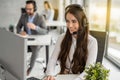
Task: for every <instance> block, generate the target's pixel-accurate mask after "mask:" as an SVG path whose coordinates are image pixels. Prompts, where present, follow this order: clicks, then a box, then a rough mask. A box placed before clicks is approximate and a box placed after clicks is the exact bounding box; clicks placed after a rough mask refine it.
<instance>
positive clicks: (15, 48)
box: [0, 29, 27, 80]
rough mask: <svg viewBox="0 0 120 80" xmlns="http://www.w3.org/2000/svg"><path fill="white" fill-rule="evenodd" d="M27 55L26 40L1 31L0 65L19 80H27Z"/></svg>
mask: <svg viewBox="0 0 120 80" xmlns="http://www.w3.org/2000/svg"><path fill="white" fill-rule="evenodd" d="M26 53H27V46H26V39H24V38H22V37H19V36H17V35H15V34H14V33H12V32H9V31H6V30H4V29H0V64H2V65H3V66H4V67H5V69H6V70H7V71H9V72H10V73H11V74H12V75H13V76H15V77H16V78H17V79H18V80H26V76H25V75H26ZM9 80H10V79H9Z"/></svg>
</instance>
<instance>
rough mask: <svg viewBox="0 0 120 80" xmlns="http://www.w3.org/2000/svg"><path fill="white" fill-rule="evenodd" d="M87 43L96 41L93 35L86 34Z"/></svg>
mask: <svg viewBox="0 0 120 80" xmlns="http://www.w3.org/2000/svg"><path fill="white" fill-rule="evenodd" d="M88 43H89V44H90V43H97V40H96V38H95V37H93V36H92V35H90V34H89V35H88Z"/></svg>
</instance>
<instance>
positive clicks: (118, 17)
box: [107, 0, 120, 66]
mask: <svg viewBox="0 0 120 80" xmlns="http://www.w3.org/2000/svg"><path fill="white" fill-rule="evenodd" d="M119 4H120V0H111V12H110V15H111V16H110V27H109V30H110V32H109V44H108V54H107V55H108V57H110V58H111V59H112V61H114V62H115V63H117V65H118V66H120V5H119Z"/></svg>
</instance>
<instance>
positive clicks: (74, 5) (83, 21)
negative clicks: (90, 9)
mask: <svg viewBox="0 0 120 80" xmlns="http://www.w3.org/2000/svg"><path fill="white" fill-rule="evenodd" d="M70 9H73V10H79V11H81V12H83V13H84V14H85V12H84V9H83V7H82V6H81V5H79V4H71V5H68V6H67V7H66V8H65V12H67V11H69V10H70ZM87 25H88V21H87V18H86V17H83V18H82V22H81V26H82V27H83V29H82V30H78V31H75V32H73V35H75V34H77V33H78V32H83V31H84V30H85V29H86V28H87Z"/></svg>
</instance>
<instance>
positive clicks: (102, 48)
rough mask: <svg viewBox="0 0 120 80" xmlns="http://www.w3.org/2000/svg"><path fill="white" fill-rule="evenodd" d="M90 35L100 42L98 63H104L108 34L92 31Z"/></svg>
mask: <svg viewBox="0 0 120 80" xmlns="http://www.w3.org/2000/svg"><path fill="white" fill-rule="evenodd" d="M90 34H91V35H92V36H93V37H95V38H96V39H97V42H98V54H97V60H96V63H97V62H100V63H102V61H103V56H104V54H105V46H106V36H107V32H105V31H104V32H103V31H90Z"/></svg>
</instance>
